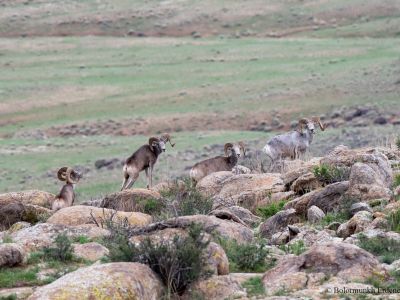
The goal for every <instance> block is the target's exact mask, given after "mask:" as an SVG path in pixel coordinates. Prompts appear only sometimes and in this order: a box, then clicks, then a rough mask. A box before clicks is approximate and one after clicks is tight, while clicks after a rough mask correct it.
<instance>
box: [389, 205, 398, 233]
mask: <svg viewBox="0 0 400 300" xmlns="http://www.w3.org/2000/svg"><path fill="white" fill-rule="evenodd" d="M387 220H388V223H389V228H390V230H392V231H395V232H400V209H399V210H397V211H395V212H392V213H390V214H389V215H388V217H387Z"/></svg>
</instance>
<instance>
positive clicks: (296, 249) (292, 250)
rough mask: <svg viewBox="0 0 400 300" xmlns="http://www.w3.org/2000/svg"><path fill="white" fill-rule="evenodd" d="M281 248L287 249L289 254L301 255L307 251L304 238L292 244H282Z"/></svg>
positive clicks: (286, 251)
mask: <svg viewBox="0 0 400 300" xmlns="http://www.w3.org/2000/svg"><path fill="white" fill-rule="evenodd" d="M279 248H280V249H281V250H283V251H285V253H287V254H294V255H300V254H302V253H303V252H305V251H307V247H306V246H305V245H304V242H303V241H302V240H299V241H297V242H295V243H292V244H286V245H281V246H280V247H279Z"/></svg>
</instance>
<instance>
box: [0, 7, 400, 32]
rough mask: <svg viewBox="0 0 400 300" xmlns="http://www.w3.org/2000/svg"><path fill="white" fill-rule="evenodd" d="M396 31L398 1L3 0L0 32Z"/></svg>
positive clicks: (399, 10)
mask: <svg viewBox="0 0 400 300" xmlns="http://www.w3.org/2000/svg"><path fill="white" fill-rule="evenodd" d="M399 34H400V1H398V0H351V1H349V0H269V1H262V0H252V1H242V0H231V1H211V0H202V1H189V0H179V1H170V0H169V1H154V0H148V1H127V0H114V1H110V0H97V1H94V0H84V1H77V0H75V1H60V0H59V1H43V0H6V1H1V2H0V36H1V37H13V36H70V35H72V36H80V35H108V36H126V35H128V36H129V35H130V36H174V37H178V36H179V37H180V36H194V37H202V36H216V35H228V36H257V37H266V36H270V37H282V36H293V35H302V36H316V37H330V36H338V37H349V36H353V37H354V36H370V37H392V36H397V35H399Z"/></svg>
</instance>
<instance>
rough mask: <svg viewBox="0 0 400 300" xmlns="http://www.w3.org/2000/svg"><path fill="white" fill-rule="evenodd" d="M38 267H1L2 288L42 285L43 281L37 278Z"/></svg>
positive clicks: (0, 284) (0, 280)
mask: <svg viewBox="0 0 400 300" xmlns="http://www.w3.org/2000/svg"><path fill="white" fill-rule="evenodd" d="M38 272H39V268H38V267H32V268H27V269H25V268H19V267H18V268H1V269H0V288H11V287H15V286H34V285H40V284H41V281H40V280H38V278H37V273H38Z"/></svg>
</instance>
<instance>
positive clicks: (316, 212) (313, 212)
mask: <svg viewBox="0 0 400 300" xmlns="http://www.w3.org/2000/svg"><path fill="white" fill-rule="evenodd" d="M324 217H325V213H324V212H323V211H322V209H320V208H319V207H318V206H315V205H313V206H311V207H310V208H309V209H308V210H307V220H308V221H309V222H310V223H318V222H319V221H321V220H322V219H323V218H324Z"/></svg>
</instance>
